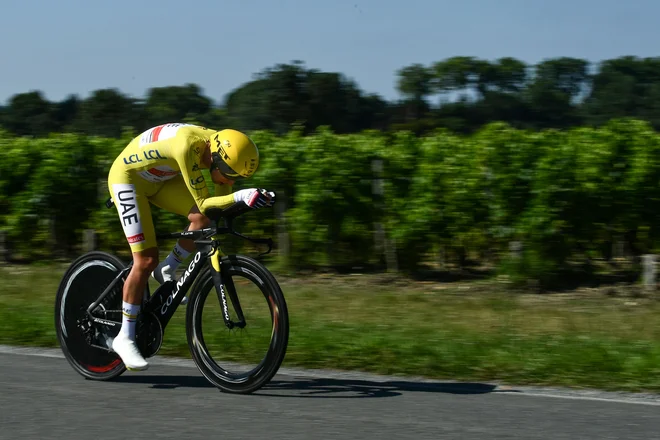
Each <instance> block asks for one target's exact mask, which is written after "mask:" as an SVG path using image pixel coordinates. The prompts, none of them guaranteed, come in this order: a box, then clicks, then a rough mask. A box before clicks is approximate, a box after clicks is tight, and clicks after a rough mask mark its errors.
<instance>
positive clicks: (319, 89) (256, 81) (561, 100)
mask: <svg viewBox="0 0 660 440" xmlns="http://www.w3.org/2000/svg"><path fill="white" fill-rule="evenodd" d="M397 89H398V91H399V93H400V94H401V97H402V99H399V100H396V101H387V100H385V99H383V98H382V97H380V96H378V95H375V94H367V93H365V92H363V91H362V90H360V88H359V87H358V85H357V84H356V83H355V82H354V81H352V80H350V79H348V78H347V77H345V76H344V75H342V74H340V73H335V72H321V71H318V70H315V69H309V68H307V67H306V66H305V65H304V63H302V62H300V61H294V62H291V63H289V64H279V65H276V66H274V67H271V68H267V69H264V70H263V71H261V72H259V73H258V74H256V75H255V76H254V78H253V79H252V80H251V81H249V82H247V83H245V84H243V85H242V86H240V87H239V88H237V89H235V90H232V91H231V92H230V93H228V94H227V95H226V96H225V97H224V100H223V102H222V103H221V104H219V105H216V104H214V102H213V100H212V99H211V98H209V97H207V96H204V95H203V93H202V90H201V88H200V87H199V86H197V85H195V84H186V85H183V86H171V87H158V88H152V89H150V90H149V91H148V92H147V94H146V97H145V98H144V99H137V98H133V97H130V96H126V95H124V94H122V93H121V92H120V91H119V90H116V89H102V90H96V91H94V92H92V93H91V95H90V96H89V97H88V98H86V99H80V98H79V97H77V96H74V95H72V96H69V97H68V98H66V99H64V100H63V101H61V102H50V101H48V100H46V99H45V98H44V96H43V94H42V93H41V92H39V91H31V92H27V93H20V94H17V95H14V96H13V97H12V98H10V99H9V101H8V102H7V105H6V106H5V107H0V126H2V127H4V128H5V129H6V130H8V131H9V132H11V133H13V134H16V135H36V136H42V135H46V134H48V133H52V132H67V133H78V134H86V135H100V136H105V137H115V138H116V137H119V136H120V135H121V133H122V131H123V130H124V129H126V128H127V127H131V128H132V129H133V130H136V131H140V130H144V129H146V128H148V127H151V126H154V125H157V124H160V123H164V122H171V121H189V122H195V123H198V124H203V125H207V126H211V127H222V126H231V127H235V128H238V129H242V130H248V131H251V130H259V129H265V130H271V131H273V132H276V133H278V134H283V133H285V132H287V131H288V130H289V129H290V127H291V125H292V124H294V123H295V124H297V125H298V126H301V127H303V129H304V130H305V131H306V132H311V131H313V130H314V129H316V128H317V127H319V126H329V127H331V128H332V130H333V131H334V132H336V133H356V132H361V131H363V130H367V129H378V130H387V131H396V130H401V129H406V130H411V131H413V132H415V133H417V134H421V133H425V132H428V131H430V130H432V129H435V128H448V129H450V130H451V131H454V132H457V133H465V134H468V133H474V132H475V131H477V130H478V129H479V128H481V127H483V126H484V125H486V124H488V123H490V122H493V121H503V122H506V123H508V124H509V125H511V126H512V127H515V128H530V129H545V128H558V129H565V128H570V127H576V126H601V125H602V124H604V123H606V122H607V121H609V120H611V119H614V118H620V117H634V118H637V119H641V120H646V121H648V122H650V123H651V125H652V126H653V127H654V128H655V129H658V128H660V57H659V58H637V57H631V56H626V57H621V58H616V59H611V60H606V61H604V62H602V63H600V64H599V65H598V66H591V65H590V63H589V62H587V61H586V60H583V59H577V58H566V57H563V58H555V59H548V60H545V61H542V62H540V63H538V64H536V65H528V64H526V63H524V62H522V61H520V60H517V59H514V58H501V59H498V60H495V61H487V60H482V59H478V58H475V57H453V58H449V59H446V60H444V61H439V62H436V63H433V64H432V65H429V66H424V65H421V64H413V65H410V66H406V67H403V68H401V69H400V70H398V71H397Z"/></svg>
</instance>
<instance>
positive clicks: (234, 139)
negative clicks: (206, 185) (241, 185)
mask: <svg viewBox="0 0 660 440" xmlns="http://www.w3.org/2000/svg"><path fill="white" fill-rule="evenodd" d="M211 139H212V142H211V149H212V150H211V152H215V153H217V154H218V155H219V156H220V157H221V158H222V160H223V161H224V163H225V164H226V167H223V168H225V169H224V170H222V171H223V173H224V174H225V175H227V176H228V177H230V178H231V177H239V176H240V177H250V176H252V175H253V174H254V173H255V171H257V168H258V167H259V150H258V149H257V146H256V145H255V143H254V142H253V141H252V139H250V138H249V137H248V136H246V135H245V134H243V133H241V132H240V131H237V130H231V129H226V130H220V131H218V132H216V133H214V134H213V135H212V136H211Z"/></svg>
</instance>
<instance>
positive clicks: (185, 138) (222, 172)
mask: <svg viewBox="0 0 660 440" xmlns="http://www.w3.org/2000/svg"><path fill="white" fill-rule="evenodd" d="M258 166H259V150H258V149H257V146H256V145H255V143H254V142H253V141H252V140H251V139H250V138H249V137H248V136H246V135H245V134H243V133H241V132H240V131H236V130H231V129H225V130H220V131H215V130H210V129H208V128H205V127H200V126H196V125H192V124H180V123H177V124H165V125H159V126H157V127H153V128H151V129H149V130H147V131H145V132H144V133H142V134H141V135H139V136H137V137H136V138H135V139H133V140H132V141H131V142H130V143H129V144H128V145H127V146H126V148H125V149H124V150H123V151H122V153H121V154H120V155H119V156H118V157H117V158H116V159H115V161H114V163H113V165H112V167H111V168H110V172H109V174H108V190H109V192H110V196H111V198H112V199H113V201H114V203H115V206H116V208H117V211H118V213H119V217H120V219H121V223H122V227H123V229H124V234H125V235H126V239H127V240H128V243H129V245H130V247H131V252H132V253H133V267H132V269H131V271H130V273H129V274H128V276H127V278H126V282H125V283H124V290H123V310H122V311H123V313H122V315H123V319H122V326H121V330H120V331H119V334H118V335H117V337H116V338H115V339H114V340H113V342H112V349H113V350H114V351H115V352H116V353H117V354H118V355H119V357H121V359H122V361H123V362H124V364H125V365H126V368H127V369H129V370H146V369H147V368H148V366H149V365H148V363H147V361H146V360H145V359H144V358H143V357H142V355H141V354H140V352H139V350H138V348H137V346H136V344H135V320H136V318H137V316H138V313H139V312H140V306H141V303H142V292H144V289H145V288H146V285H147V282H148V281H149V276H150V274H151V276H153V277H154V278H155V279H156V280H157V281H158V282H159V283H161V284H162V283H164V282H166V281H170V280H174V279H175V278H174V271H175V270H176V268H177V267H178V266H179V265H180V264H181V263H182V262H183V261H184V260H185V259H186V257H188V255H190V253H191V252H192V251H193V250H194V243H193V241H192V240H189V239H180V240H178V242H177V243H176V245H175V246H174V249H172V251H171V252H170V254H169V255H168V256H167V258H166V259H165V261H163V262H162V263H160V264H159V261H158V248H157V245H156V234H155V230H154V225H153V220H152V217H151V210H150V207H149V203H152V204H154V205H156V206H158V207H160V208H162V209H165V210H167V211H170V212H174V213H176V214H180V215H182V216H186V217H187V218H188V220H189V221H190V226H189V228H190V229H191V230H193V229H201V228H204V227H207V226H208V225H209V223H210V220H209V219H208V218H207V217H206V216H205V215H204V212H205V211H206V210H207V209H209V208H223V209H224V208H227V207H229V206H231V205H232V204H234V203H237V202H240V201H244V202H245V203H246V204H247V205H248V206H250V207H252V208H260V207H263V206H271V205H272V204H273V203H274V202H275V194H274V193H273V192H269V191H266V190H263V189H259V188H248V189H242V190H239V191H235V192H232V186H233V185H234V183H235V181H236V180H238V179H243V178H248V177H250V176H252V175H253V174H254V173H255V172H256V170H257V168H258ZM202 169H209V170H210V175H211V179H212V181H213V183H214V184H215V196H214V197H211V196H210V193H209V190H208V187H207V185H206V181H205V179H204V176H203V175H202V171H201V170H202Z"/></svg>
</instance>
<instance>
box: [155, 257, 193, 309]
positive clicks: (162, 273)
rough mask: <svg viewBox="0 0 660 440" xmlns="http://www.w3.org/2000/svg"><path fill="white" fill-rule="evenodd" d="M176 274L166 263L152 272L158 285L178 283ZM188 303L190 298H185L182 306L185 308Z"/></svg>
mask: <svg viewBox="0 0 660 440" xmlns="http://www.w3.org/2000/svg"><path fill="white" fill-rule="evenodd" d="M174 272H175V271H174V270H172V268H171V267H170V265H169V264H168V265H166V264H165V262H162V263H160V264H159V265H158V266H157V267H156V270H154V271H153V272H151V277H152V278H153V279H154V280H156V281H158V284H163V283H165V282H167V281H176V274H175V273H174ZM187 303H188V297H187V296H184V297H183V299H182V300H181V305H184V306H185V305H186V304H187Z"/></svg>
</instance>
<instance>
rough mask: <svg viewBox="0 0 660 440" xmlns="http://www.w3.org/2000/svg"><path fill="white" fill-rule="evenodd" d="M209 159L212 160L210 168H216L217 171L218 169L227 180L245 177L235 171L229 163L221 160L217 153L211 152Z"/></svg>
mask: <svg viewBox="0 0 660 440" xmlns="http://www.w3.org/2000/svg"><path fill="white" fill-rule="evenodd" d="M211 160H212V161H213V167H212V168H216V169H217V170H218V171H220V174H222V175H223V176H224V177H225V178H226V179H229V180H240V179H245V177H244V176H241V175H240V174H238V173H237V172H236V171H234V170H233V169H232V168H231V167H230V166H229V165H227V162H225V161H224V160H222V158H221V157H220V155H219V154H218V153H211Z"/></svg>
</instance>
